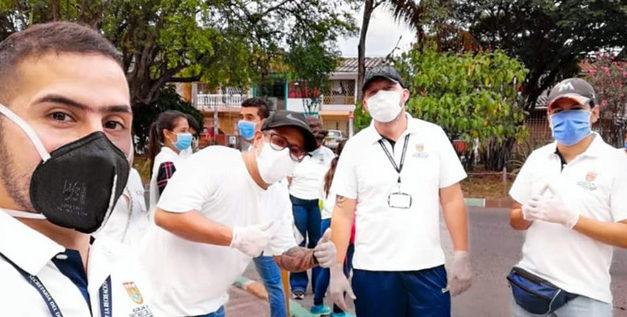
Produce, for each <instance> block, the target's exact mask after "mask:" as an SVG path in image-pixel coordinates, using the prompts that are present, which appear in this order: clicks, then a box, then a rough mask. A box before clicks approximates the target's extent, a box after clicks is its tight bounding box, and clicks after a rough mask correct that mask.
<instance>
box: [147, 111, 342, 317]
mask: <svg viewBox="0 0 627 317" xmlns="http://www.w3.org/2000/svg"><path fill="white" fill-rule="evenodd" d="M315 142H316V140H315V139H314V136H313V134H311V131H310V130H309V127H308V126H307V123H306V122H305V118H304V116H303V115H302V114H299V113H295V112H290V111H277V112H275V113H273V114H272V115H270V117H268V118H267V119H266V120H265V121H264V123H263V125H262V127H261V131H255V136H254V138H253V148H252V149H251V150H250V151H248V152H244V153H241V152H239V151H238V150H236V149H231V148H227V147H222V146H212V147H208V148H205V149H203V150H201V151H199V152H197V153H195V154H193V155H192V156H191V157H190V158H189V159H188V160H186V161H185V164H183V165H182V166H181V168H179V169H178V170H177V172H176V174H174V176H173V177H172V178H171V179H170V182H169V184H168V187H167V188H166V189H165V191H164V192H163V195H162V196H161V197H160V199H159V203H158V204H157V207H158V208H157V209H156V211H155V222H156V224H157V225H158V226H159V227H153V230H152V231H151V232H150V233H149V235H148V237H147V239H146V245H144V247H143V250H142V254H141V256H142V261H143V263H144V264H145V267H146V269H147V270H148V272H149V273H150V276H151V277H152V278H153V283H154V287H155V293H156V296H155V298H156V301H155V304H154V309H155V311H156V312H157V313H159V314H161V315H164V316H173V317H174V316H203V317H221V316H224V308H223V305H224V304H225V303H226V301H227V300H228V295H227V291H228V288H229V286H230V285H231V283H233V282H234V281H235V279H236V278H237V277H239V276H240V275H241V274H242V273H243V272H244V269H245V268H246V266H247V265H248V264H249V263H250V261H251V259H252V258H253V257H258V256H260V255H262V251H263V250H267V247H269V248H270V251H271V254H269V255H271V256H274V260H275V261H276V262H277V264H278V265H279V266H280V267H282V268H283V269H285V270H288V271H305V270H307V269H309V268H313V267H316V266H318V265H320V266H324V267H329V266H330V265H331V264H333V263H334V262H335V253H336V251H335V247H334V246H333V243H331V242H330V241H329V235H330V233H327V234H326V237H324V238H323V239H321V240H320V242H319V243H318V244H317V245H316V247H315V248H313V249H305V248H301V247H298V246H296V242H295V241H294V237H293V234H292V232H293V231H292V229H291V225H292V224H291V219H292V218H291V217H290V214H289V206H285V204H283V205H281V204H280V203H281V202H282V201H276V200H275V199H274V198H275V197H276V193H275V192H274V191H277V190H279V191H283V193H282V194H283V195H287V189H286V188H285V187H284V186H272V184H274V183H276V182H278V181H280V180H282V179H284V178H285V177H286V176H287V175H289V174H290V173H291V172H292V169H293V168H294V166H295V165H296V163H297V162H299V161H301V160H302V159H303V158H304V157H305V156H306V155H307V152H308V151H311V150H313V149H314V148H315V146H316V143H315ZM286 219H287V222H286V221H285V220H286Z"/></svg>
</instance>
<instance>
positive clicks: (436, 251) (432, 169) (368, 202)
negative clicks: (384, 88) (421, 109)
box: [331, 114, 466, 271]
mask: <svg viewBox="0 0 627 317" xmlns="http://www.w3.org/2000/svg"><path fill="white" fill-rule="evenodd" d="M407 119H408V122H407V129H406V130H405V132H403V134H402V135H401V136H400V137H399V138H398V140H397V142H396V145H395V147H394V150H392V149H391V146H390V144H389V143H388V142H387V141H384V144H385V146H386V147H387V148H388V150H389V152H390V153H391V154H392V155H393V156H394V160H395V161H396V164H397V165H399V163H400V160H401V155H402V152H403V147H404V145H405V138H406V135H409V138H408V140H407V142H408V144H407V153H406V157H405V163H404V166H403V169H402V171H401V180H402V182H401V186H400V189H399V188H398V186H397V179H398V173H397V172H396V169H394V167H393V166H392V163H391V162H390V160H389V159H388V157H387V156H386V154H385V152H384V151H383V149H382V148H381V146H380V145H379V142H378V141H379V140H380V139H382V137H381V136H380V135H379V133H378V132H377V131H376V129H375V128H374V125H372V124H371V125H370V126H369V127H368V128H366V129H364V130H362V131H360V132H359V133H358V134H357V135H355V136H354V137H352V138H351V139H349V140H348V142H347V143H346V145H345V147H344V150H343V151H342V155H341V156H340V160H339V162H338V165H337V170H336V171H335V177H334V179H333V185H332V187H331V191H332V192H334V193H336V194H337V195H340V196H344V197H347V198H351V199H356V200H357V210H356V218H355V221H356V223H355V229H356V232H355V255H354V258H353V266H354V267H355V268H356V269H361V270H370V271H415V270H421V269H426V268H432V267H435V266H439V265H442V264H444V252H443V251H442V248H441V246H440V225H439V203H440V200H439V198H440V196H439V189H440V188H443V187H448V186H451V185H454V184H456V183H458V182H459V181H460V180H462V179H464V178H465V177H466V173H465V172H464V169H463V167H462V165H461V163H460V162H459V158H458V157H457V155H456V154H455V151H454V150H453V146H452V145H451V142H450V141H449V139H448V138H447V137H446V134H445V133H444V131H443V130H442V128H440V127H439V126H437V125H435V124H433V123H430V122H426V121H423V120H419V119H414V118H412V117H411V116H410V115H409V114H407ZM393 192H404V193H407V194H409V195H411V197H412V204H411V207H410V208H409V209H399V208H391V207H389V206H388V195H389V194H390V193H393Z"/></svg>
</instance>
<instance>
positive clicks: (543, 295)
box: [507, 267, 578, 315]
mask: <svg viewBox="0 0 627 317" xmlns="http://www.w3.org/2000/svg"><path fill="white" fill-rule="evenodd" d="M507 280H508V281H509V285H510V286H511V287H512V293H513V295H514V300H515V301H516V304H518V305H519V306H520V307H522V308H524V309H525V310H526V311H528V312H530V313H532V314H542V315H544V314H550V313H552V312H554V311H556V310H557V309H558V308H560V307H562V306H564V304H566V303H568V302H569V301H570V300H572V299H574V298H575V297H577V296H578V295H577V294H572V293H569V292H566V291H565V290H563V289H561V288H559V287H557V286H555V285H553V284H552V283H551V282H549V281H547V280H545V279H543V278H541V277H539V276H536V275H534V274H532V273H529V272H527V271H525V270H523V269H521V268H519V267H514V268H512V271H511V272H510V273H509V275H507Z"/></svg>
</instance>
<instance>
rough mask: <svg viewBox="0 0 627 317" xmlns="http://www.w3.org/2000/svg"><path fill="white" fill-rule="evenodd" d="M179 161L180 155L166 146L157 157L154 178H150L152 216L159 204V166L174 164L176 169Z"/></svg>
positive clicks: (149, 208)
mask: <svg viewBox="0 0 627 317" xmlns="http://www.w3.org/2000/svg"><path fill="white" fill-rule="evenodd" d="M178 160H179V155H178V154H177V153H176V152H174V150H172V149H171V148H169V147H167V146H164V147H162V148H161V151H159V154H157V155H156V156H155V163H154V165H153V166H152V177H151V178H150V199H149V204H150V206H148V211H150V213H151V214H152V212H153V210H154V209H155V207H156V206H157V202H158V201H159V188H158V187H157V176H158V174H159V166H161V164H162V163H164V162H172V164H174V167H178V166H176V163H177V162H178Z"/></svg>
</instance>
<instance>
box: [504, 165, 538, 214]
mask: <svg viewBox="0 0 627 317" xmlns="http://www.w3.org/2000/svg"><path fill="white" fill-rule="evenodd" d="M533 157H534V155H533V153H531V155H529V157H528V158H527V160H526V161H525V163H523V166H522V168H521V169H520V171H519V172H518V175H516V179H515V180H514V184H512V188H511V189H510V190H509V196H510V197H512V199H514V200H515V201H516V202H517V203H519V204H521V205H523V204H525V203H527V201H528V200H529V199H531V192H532V191H531V186H532V185H533V184H532V183H531V181H532V177H531V172H532V171H533Z"/></svg>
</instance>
